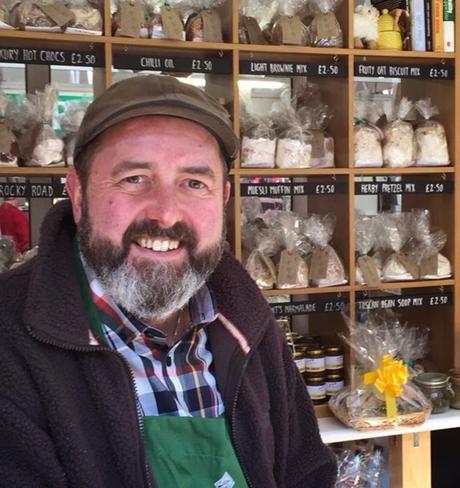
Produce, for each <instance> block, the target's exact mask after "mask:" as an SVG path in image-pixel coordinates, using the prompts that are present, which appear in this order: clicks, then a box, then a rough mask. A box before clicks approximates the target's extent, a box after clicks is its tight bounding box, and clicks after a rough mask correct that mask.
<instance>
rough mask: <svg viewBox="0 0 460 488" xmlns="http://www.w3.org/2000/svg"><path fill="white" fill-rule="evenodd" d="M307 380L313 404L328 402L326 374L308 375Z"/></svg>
mask: <svg viewBox="0 0 460 488" xmlns="http://www.w3.org/2000/svg"><path fill="white" fill-rule="evenodd" d="M305 381H306V383H307V390H308V393H309V395H310V398H311V400H312V402H313V405H322V404H324V403H326V402H327V397H326V382H325V379H324V376H306V377H305Z"/></svg>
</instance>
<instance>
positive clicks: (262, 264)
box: [241, 218, 280, 290]
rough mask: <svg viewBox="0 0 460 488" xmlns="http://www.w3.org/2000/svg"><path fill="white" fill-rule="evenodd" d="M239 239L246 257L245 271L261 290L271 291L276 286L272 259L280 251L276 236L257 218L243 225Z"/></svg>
mask: <svg viewBox="0 0 460 488" xmlns="http://www.w3.org/2000/svg"><path fill="white" fill-rule="evenodd" d="M241 237H242V244H243V251H244V254H245V255H247V256H248V257H247V259H246V260H245V263H244V267H245V268H246V271H247V272H248V273H249V275H250V276H251V278H252V279H253V280H254V281H255V282H256V284H257V286H258V287H259V288H260V289H261V290H271V289H272V288H273V287H274V286H275V284H276V268H275V264H274V263H273V259H272V258H273V256H275V255H276V254H277V253H278V252H279V250H280V246H279V242H278V240H277V236H276V235H275V233H274V231H273V229H270V228H269V227H268V226H267V225H266V224H265V222H264V221H263V220H262V219H260V218H259V219H257V220H255V221H252V222H247V223H246V224H244V225H243V227H242V234H241Z"/></svg>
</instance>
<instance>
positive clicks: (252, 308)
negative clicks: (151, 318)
mask: <svg viewBox="0 0 460 488" xmlns="http://www.w3.org/2000/svg"><path fill="white" fill-rule="evenodd" d="M75 232H76V227H75V223H74V220H73V215H72V210H71V205H70V202H69V201H63V202H60V203H58V204H57V205H55V206H54V207H52V208H51V210H50V211H49V212H48V214H47V216H46V217H45V220H44V222H43V225H42V228H41V236H40V246H39V254H38V257H37V258H36V260H35V263H34V266H33V268H32V274H31V281H30V285H29V289H28V294H27V301H26V305H25V309H24V315H23V317H24V321H25V323H26V324H27V325H28V327H30V328H31V329H32V330H34V331H36V332H38V334H39V335H40V336H41V337H42V338H46V339H47V340H48V341H49V342H50V343H54V344H56V345H61V346H65V345H67V346H69V347H88V346H87V345H88V334H89V330H90V326H89V320H88V317H87V313H86V310H85V307H84V303H83V300H82V297H81V293H80V288H79V284H78V279H77V275H76V272H75V265H74V256H73V248H72V242H73V239H74V237H75ZM208 286H209V288H210V290H211V291H212V293H213V296H214V299H215V305H216V310H217V311H218V313H219V314H221V315H222V316H223V317H224V318H225V319H226V320H227V321H228V322H229V323H230V324H231V325H233V326H235V327H236V328H237V330H238V331H239V332H241V334H242V336H243V337H244V338H245V340H246V341H247V344H248V346H249V347H250V348H252V347H253V346H254V345H255V344H256V343H257V342H258V340H259V338H260V336H261V334H262V333H263V330H262V329H263V325H262V324H266V318H267V317H269V316H271V311H270V307H269V306H268V304H267V302H266V300H265V299H264V298H263V296H262V295H261V294H260V292H259V290H258V289H257V286H256V285H255V283H254V282H253V281H252V280H251V278H250V277H249V275H248V274H247V273H246V271H245V270H244V269H243V268H242V266H241V265H240V264H239V262H238V261H237V260H236V259H235V258H234V257H232V256H231V255H230V254H228V253H225V254H224V256H223V257H222V260H221V261H220V263H219V265H218V266H217V268H216V270H215V271H214V273H213V275H212V276H211V277H210V279H209V280H208ZM259 324H260V325H259ZM227 325H228V324H227ZM213 329H217V328H214V327H212V328H211V329H210V330H211V331H213ZM216 332H217V331H216ZM228 333H229V329H228V327H227V330H226V335H225V338H224V336H222V337H219V336H221V335H222V334H223V332H219V333H216V334H214V336H213V335H212V334H211V341H212V342H213V343H215V347H216V348H218V349H220V347H219V344H220V343H221V340H223V339H225V342H227V346H228V340H229V337H228ZM213 337H214V340H213ZM217 339H219V340H217ZM225 349H226V350H228V349H229V348H228V347H226V348H225ZM240 349H241V344H240ZM225 363H227V361H225Z"/></svg>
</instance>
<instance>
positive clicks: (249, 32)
mask: <svg viewBox="0 0 460 488" xmlns="http://www.w3.org/2000/svg"><path fill="white" fill-rule="evenodd" d="M239 6H240V12H239V13H240V17H239V28H238V31H239V41H240V43H242V44H268V39H267V38H266V36H265V35H264V33H263V32H262V31H263V30H266V29H268V30H269V29H270V24H271V22H272V19H273V17H274V16H275V15H276V13H277V11H278V3H277V2H273V1H271V0H257V1H254V0H242V1H241V2H239Z"/></svg>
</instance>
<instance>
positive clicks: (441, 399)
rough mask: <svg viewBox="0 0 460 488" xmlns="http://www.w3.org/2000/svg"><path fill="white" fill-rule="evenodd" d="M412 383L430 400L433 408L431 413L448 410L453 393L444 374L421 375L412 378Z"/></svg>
mask: <svg viewBox="0 0 460 488" xmlns="http://www.w3.org/2000/svg"><path fill="white" fill-rule="evenodd" d="M414 382H415V384H416V385H417V386H418V387H419V388H420V389H421V390H422V391H423V394H424V395H425V396H426V398H428V400H430V402H431V405H432V407H433V410H432V411H431V413H443V412H446V411H447V410H449V406H450V402H451V399H452V398H453V396H454V392H453V391H452V387H451V386H450V382H449V377H448V376H447V375H446V374H444V373H421V374H419V375H417V376H416V377H415V378H414Z"/></svg>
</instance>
